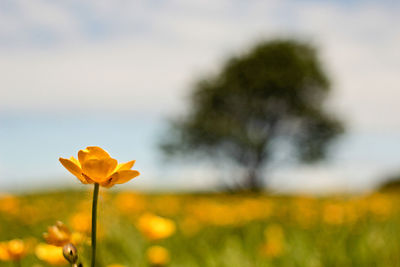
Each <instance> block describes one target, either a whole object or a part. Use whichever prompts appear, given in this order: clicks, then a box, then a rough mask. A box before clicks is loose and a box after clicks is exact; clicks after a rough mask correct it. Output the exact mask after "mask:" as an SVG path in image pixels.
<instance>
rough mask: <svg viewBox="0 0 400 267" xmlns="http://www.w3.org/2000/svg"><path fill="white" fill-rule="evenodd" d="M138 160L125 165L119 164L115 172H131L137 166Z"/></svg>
mask: <svg viewBox="0 0 400 267" xmlns="http://www.w3.org/2000/svg"><path fill="white" fill-rule="evenodd" d="M135 162H136V160H131V161H128V162H124V163H119V164H118V166H117V168H116V169H115V171H123V170H130V169H131V168H132V167H133V165H134V164H135Z"/></svg>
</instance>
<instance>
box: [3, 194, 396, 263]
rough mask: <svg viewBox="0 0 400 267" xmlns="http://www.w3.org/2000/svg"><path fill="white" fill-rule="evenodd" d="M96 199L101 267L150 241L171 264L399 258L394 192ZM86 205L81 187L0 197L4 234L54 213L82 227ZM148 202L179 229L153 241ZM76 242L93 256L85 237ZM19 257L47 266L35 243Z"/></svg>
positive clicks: (33, 233)
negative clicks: (142, 225)
mask: <svg viewBox="0 0 400 267" xmlns="http://www.w3.org/2000/svg"><path fill="white" fill-rule="evenodd" d="M84 195H86V196H85V197H83V196H84ZM100 202H101V203H100V205H101V206H102V207H103V208H102V209H101V210H100V213H99V225H100V229H99V241H100V242H99V246H98V265H96V266H99V267H105V266H109V265H111V264H120V265H122V266H138V267H139V266H148V263H147V259H146V251H147V249H148V248H151V247H152V246H161V247H163V248H165V249H166V250H167V251H168V252H169V258H170V263H169V265H168V266H170V267H174V266H202V267H215V266H221V267H224V266H229V267H232V266H233V267H235V266H238V267H239V266H240V267H243V266H249V267H250V266H260V267H263V266H265V267H267V266H299V267H301V266H307V267H309V266H328V267H329V266H377V267H379V266H382V267H383V266H393V267H396V266H400V254H399V253H398V251H399V250H400V245H399V242H398V240H399V239H400V231H399V225H400V213H399V211H400V209H399V207H400V205H399V204H400V197H399V194H397V193H394V194H389V193H384V194H382V193H375V194H372V195H365V196H344V197H324V198H316V197H308V196H290V197H287V196H267V195H263V194H247V195H245V194H229V195H228V194H204V195H184V194H178V195H165V194H158V195H151V194H148V195H145V194H138V193H135V192H120V193H113V192H108V191H104V192H103V194H102V195H101V196H100ZM48 203H51V205H49V204H48ZM90 205H91V197H90V194H89V193H87V194H82V192H76V193H74V192H59V193H46V194H35V195H26V196H11V195H9V196H3V197H0V237H1V241H3V240H10V239H14V238H20V239H21V240H31V241H30V243H35V242H36V243H38V244H40V242H43V236H42V233H43V232H44V231H46V229H47V227H48V226H49V225H52V224H54V222H55V221H56V220H62V221H63V222H64V223H65V225H66V226H68V227H70V228H71V230H73V231H78V230H82V229H86V228H85V227H82V224H86V223H88V224H89V225H90V217H89V220H87V219H86V218H85V217H84V216H83V217H82V216H81V213H82V211H86V210H87V208H88V207H90ZM55 210H56V211H57V212H54V211H55ZM149 212H150V213H152V214H156V215H157V216H162V217H163V218H167V219H169V220H173V221H174V222H175V223H176V225H177V229H176V233H174V234H173V235H172V236H170V237H168V238H166V239H163V240H157V241H149V240H148V238H147V237H146V236H145V235H143V234H142V233H141V232H140V229H139V225H138V223H139V221H140V218H141V217H142V216H143V215H145V214H147V213H149ZM87 235H89V233H87ZM35 240H36V241H35ZM79 251H80V253H81V255H82V258H83V259H85V258H86V259H89V258H90V256H89V252H90V247H89V244H86V245H83V247H79ZM21 263H22V266H39V265H40V266H50V265H47V264H46V263H44V262H41V261H40V260H39V259H38V258H37V257H36V256H35V255H34V254H32V253H31V252H29V253H28V255H27V256H26V257H25V258H24V259H22V262H21ZM0 266H11V265H10V262H2V261H0ZM84 266H89V265H87V264H86V265H84Z"/></svg>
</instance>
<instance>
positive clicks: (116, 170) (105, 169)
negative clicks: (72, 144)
mask: <svg viewBox="0 0 400 267" xmlns="http://www.w3.org/2000/svg"><path fill="white" fill-rule="evenodd" d="M60 162H61V164H62V165H63V166H64V167H65V168H66V169H67V170H68V171H70V172H71V173H72V174H73V175H75V176H76V177H77V178H78V179H79V180H80V181H81V182H82V183H84V184H93V183H98V184H100V185H101V186H104V187H111V186H113V185H115V184H123V183H126V182H128V181H129V180H131V179H132V178H135V177H136V176H138V175H139V174H140V173H139V172H138V171H135V170H131V168H132V167H133V164H135V161H134V160H132V161H129V162H125V163H119V164H118V162H117V160H116V159H113V158H111V157H110V155H109V154H108V153H107V152H106V151H105V150H103V149H102V148H100V147H97V146H89V147H87V148H86V149H83V150H79V152H78V159H76V158H74V157H71V158H70V159H64V158H60Z"/></svg>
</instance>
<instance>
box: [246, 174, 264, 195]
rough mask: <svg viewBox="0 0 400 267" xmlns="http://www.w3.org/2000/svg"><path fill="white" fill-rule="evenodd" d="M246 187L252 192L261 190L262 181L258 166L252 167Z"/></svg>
mask: <svg viewBox="0 0 400 267" xmlns="http://www.w3.org/2000/svg"><path fill="white" fill-rule="evenodd" d="M246 189H248V190H250V191H252V192H259V191H261V189H262V183H261V179H260V176H259V174H258V168H250V169H249V171H248V173H247V177H246Z"/></svg>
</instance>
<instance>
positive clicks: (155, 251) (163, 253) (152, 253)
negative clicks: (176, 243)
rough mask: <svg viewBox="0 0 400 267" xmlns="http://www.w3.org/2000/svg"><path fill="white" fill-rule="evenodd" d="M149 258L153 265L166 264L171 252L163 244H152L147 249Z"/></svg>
mask: <svg viewBox="0 0 400 267" xmlns="http://www.w3.org/2000/svg"><path fill="white" fill-rule="evenodd" d="M147 260H148V261H149V263H150V265H151V266H164V265H166V264H167V263H168V262H169V252H168V250H166V249H165V248H163V247H161V246H151V247H150V248H149V249H148V250H147Z"/></svg>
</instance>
